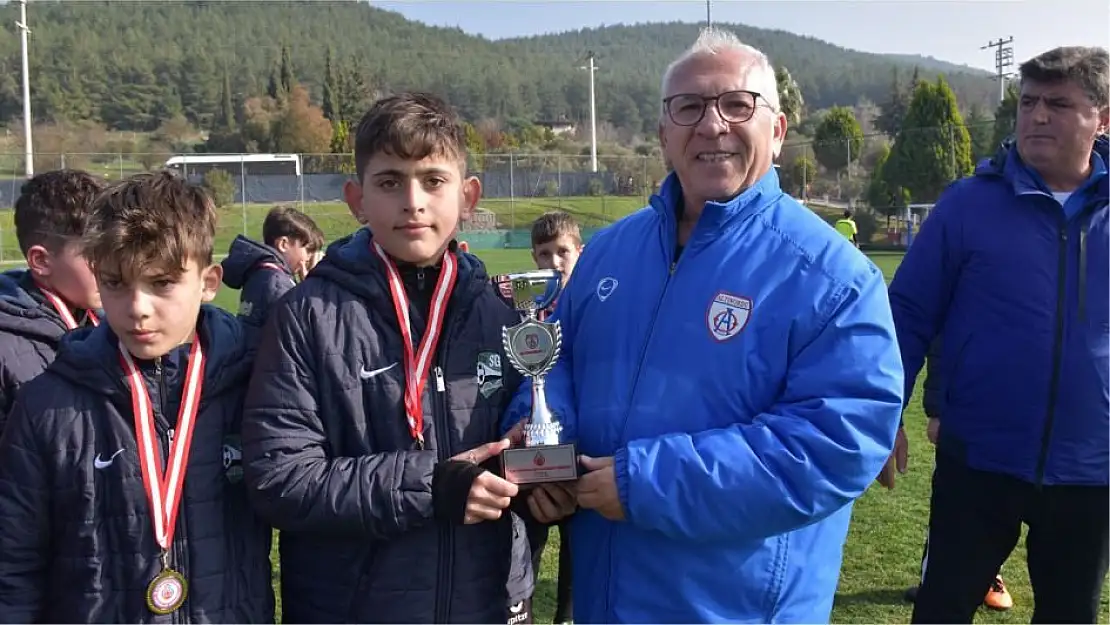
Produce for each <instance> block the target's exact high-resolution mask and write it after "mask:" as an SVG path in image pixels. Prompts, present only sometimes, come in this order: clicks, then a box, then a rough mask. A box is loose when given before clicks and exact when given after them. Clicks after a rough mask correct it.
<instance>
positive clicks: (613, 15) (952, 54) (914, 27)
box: [370, 0, 1110, 71]
mask: <svg viewBox="0 0 1110 625" xmlns="http://www.w3.org/2000/svg"><path fill="white" fill-rule="evenodd" d="M370 4H372V5H374V6H377V7H379V8H383V9H387V10H390V11H397V12H399V13H401V14H402V15H404V16H405V17H407V18H409V19H413V20H417V21H420V22H424V23H426V24H431V25H434V26H449V27H456V26H457V27H459V28H461V29H462V30H464V31H466V32H468V33H471V34H477V35H483V36H485V37H487V38H489V39H503V38H507V37H518V36H527V35H539V34H544V33H549V32H562V31H567V30H577V29H579V28H589V27H597V26H604V25H614V24H620V23H625V24H628V23H636V22H670V21H685V22H699V21H700V22H704V21H705V19H706V3H705V2H704V1H703V0H668V1H652V0H623V1H616V0H588V1H582V0H548V1H546V2H534V1H531V0H481V1H473V0H471V1H465V2H464V1H454V0H411V1H408V2H395V1H378V0H370ZM710 16H711V18H712V20H713V22H729V23H742V24H747V25H749V26H756V27H759V28H772V29H779V30H785V31H788V32H792V33H796V34H800V35H809V36H812V37H816V38H818V39H823V40H825V41H828V42H830V43H834V44H836V45H839V46H842V47H845V48H852V49H856V50H862V51H865V52H879V53H902V54H921V55H923V56H932V57H935V58H938V59H941V60H944V61H949V62H952V63H959V64H961V65H969V66H972V67H977V68H980V69H985V70H989V71H994V49H988V50H982V49H980V48H982V47H983V46H985V45H987V44H988V43H990V42H992V41H998V40H999V39H1008V38H1009V37H1013V38H1014V41H1013V44H1012V45H1013V48H1014V59H1015V61H1016V62H1017V63H1021V62H1022V61H1024V60H1026V59H1028V58H1030V57H1033V56H1036V55H1037V54H1039V53H1040V52H1043V51H1045V50H1049V49H1051V48H1054V47H1057V46H1062V45H1088V46H1102V47H1110V1H1108V0H990V1H965V2H952V1H949V0H886V1H878V0H873V1H859V0H775V1H773V2H770V1H753V0H711V3H710ZM1011 69H1014V68H1011Z"/></svg>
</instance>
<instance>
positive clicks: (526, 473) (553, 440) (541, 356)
mask: <svg viewBox="0 0 1110 625" xmlns="http://www.w3.org/2000/svg"><path fill="white" fill-rule="evenodd" d="M561 279H562V276H561V274H560V273H559V272H558V271H554V270H551V269H540V270H536V271H527V272H521V273H512V274H508V275H507V276H504V280H505V281H506V283H507V284H508V290H509V291H511V294H512V301H513V307H514V308H516V310H517V311H518V312H519V313H521V315H522V320H521V322H520V323H518V324H516V325H514V326H508V327H506V328H505V329H504V330H502V332H501V338H502V341H503V342H504V346H505V354H506V356H507V357H508V360H509V364H511V365H512V366H513V367H514V368H515V369H516V370H517V371H519V372H520V373H521V374H522V375H524V376H525V377H527V378H531V380H532V413H531V414H530V415H529V416H528V417H526V418H525V425H524V445H523V446H522V447H515V448H512V449H506V450H505V451H503V452H501V468H502V471H503V472H504V476H505V479H506V480H508V481H510V482H513V483H515V484H520V485H528V484H542V483H546V482H568V481H573V480H576V479H578V451H577V448H576V447H575V445H574V443H562V442H560V438H559V434H560V433H561V432H562V430H563V426H562V424H561V423H560V422H559V418H558V416H557V415H555V414H553V413H552V412H551V409H550V408H549V407H548V405H547V397H546V395H545V394H544V384H545V377H546V375H547V373H548V372H549V371H551V368H552V367H554V366H555V363H556V362H557V361H558V360H559V350H560V348H561V347H562V340H563V334H562V329H561V327H560V325H559V322H558V321H555V322H554V323H549V322H546V321H540V320H539V319H538V318H537V313H538V312H540V311H543V310H546V309H547V308H548V307H550V306H551V305H552V304H553V303H554V302H555V299H556V298H557V297H558V296H559V292H560V290H561V287H560V285H561Z"/></svg>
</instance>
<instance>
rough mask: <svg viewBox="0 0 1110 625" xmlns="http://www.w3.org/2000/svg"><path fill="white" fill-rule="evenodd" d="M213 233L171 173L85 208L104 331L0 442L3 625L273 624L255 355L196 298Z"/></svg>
mask: <svg viewBox="0 0 1110 625" xmlns="http://www.w3.org/2000/svg"><path fill="white" fill-rule="evenodd" d="M215 227H216V212H215V208H214V207H213V205H212V202H211V200H210V199H209V198H208V196H207V195H206V194H205V192H204V191H203V190H201V189H200V188H199V187H194V186H192V185H189V184H188V183H186V182H185V181H183V180H181V179H179V178H177V177H175V176H174V175H173V174H171V173H168V172H165V173H156V174H142V175H139V176H136V177H134V178H131V179H129V180H125V181H123V182H120V183H118V184H116V185H114V186H113V187H111V188H109V189H108V190H107V191H105V192H104V193H102V194H100V195H99V196H98V197H97V199H96V200H95V202H94V205H93V209H92V217H91V219H90V223H89V227H88V231H87V232H86V234H85V240H84V255H85V256H86V257H87V258H88V259H89V262H90V264H91V266H92V269H93V273H94V275H95V276H96V279H97V283H98V284H99V287H100V293H101V297H102V300H103V310H104V316H105V320H104V321H105V323H103V324H101V325H100V326H98V327H96V328H87V329H83V330H78V331H75V332H74V333H72V334H71V335H70V336H69V337H67V342H66V344H65V346H64V348H63V349H62V350H61V351H60V352H59V355H58V358H57V360H55V361H54V363H53V364H51V366H50V367H49V368H48V369H47V370H46V372H45V373H43V374H42V375H41V376H39V377H38V378H36V379H35V380H33V381H31V382H30V383H28V384H27V385H25V386H24V387H23V389H22V390H21V391H20V394H19V396H18V398H17V399H16V403H15V406H14V408H13V410H12V413H11V418H10V421H9V423H8V428H7V429H6V430H5V432H4V435H3V437H0V510H2V511H3V514H0V622H5V623H39V622H50V623H98V622H103V623H152V622H164V623H168V622H197V623H200V622H215V623H269V622H273V615H274V604H273V591H272V587H271V585H270V577H271V573H270V563H269V559H268V556H269V550H270V536H271V534H270V529H269V528H268V527H267V526H266V525H264V524H263V523H262V522H260V521H259V520H257V519H256V518H255V517H254V516H253V515H252V513H251V510H250V507H249V506H248V503H247V497H246V493H245V491H244V487H243V484H242V478H241V471H240V468H241V467H239V466H237V464H236V463H235V459H236V457H237V456H239V451H238V444H237V443H236V439H237V436H238V433H239V427H240V421H241V415H242V402H243V394H244V392H245V386H246V383H247V378H248V376H249V372H250V371H249V370H250V366H251V354H250V353H249V352H248V349H247V348H246V343H245V341H244V338H243V333H242V331H241V330H240V324H239V322H238V321H237V320H236V319H235V317H233V316H231V315H229V314H227V313H225V312H223V311H220V310H218V309H216V308H213V307H211V306H207V305H202V303H203V302H208V301H211V300H212V298H213V296H214V295H215V294H216V291H217V289H218V288H219V286H220V273H221V271H220V267H219V265H214V264H212V242H213V239H214V238H215ZM186 477H188V479H186Z"/></svg>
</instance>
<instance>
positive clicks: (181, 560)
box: [154, 356, 189, 623]
mask: <svg viewBox="0 0 1110 625" xmlns="http://www.w3.org/2000/svg"><path fill="white" fill-rule="evenodd" d="M163 373H164V370H163V369H162V358H161V356H159V357H158V358H155V359H154V379H155V383H156V384H157V385H158V412H159V413H160V414H161V415H162V416H163V418H165V419H166V421H167V422H168V421H169V418H168V417H166V378H165V376H164V375H163ZM154 421H155V423H157V422H158V419H155V420H154ZM173 435H174V428H172V427H171V428H169V429H168V430H166V436H165V447H163V448H162V462H163V465H164V466H163V467H162V471H163V473H164V472H166V471H169V461H170V450H172V449H173ZM184 487H185V485H184V484H182V492H181V504H180V505H179V506H178V509H177V514H178V523H177V527H178V528H179V529H181V530H182V531H187V530H185V529H184V526H185V523H184V519H185V492H184ZM174 534H175V536H174V541H173V543H172V544H170V555H171V556H172V558H171V560H170V567H171V568H173V569H174V570H175V571H177V572H178V573H181V575H183V576H184V577H185V579H186V580H188V579H189V575H188V573H186V568H185V553H184V550H183V549H181V548H180V547H179V542H180V541H178V540H177V538H176V534H177V531H176V530H175V531H174ZM188 602H189V597H188V595H186V597H185V602H184V603H182V604H181V607H180V608H178V609H176V610H174V611H173V612H172V613H170V619H171V622H173V623H185V622H187V621H188V618H187V617H186V616H185V614H186V607H185V606H186V605H187V604H188Z"/></svg>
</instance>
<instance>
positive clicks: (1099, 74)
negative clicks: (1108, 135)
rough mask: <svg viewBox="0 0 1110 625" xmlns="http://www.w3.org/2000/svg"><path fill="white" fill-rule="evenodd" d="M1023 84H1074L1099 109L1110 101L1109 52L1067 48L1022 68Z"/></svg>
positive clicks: (1041, 56)
mask: <svg viewBox="0 0 1110 625" xmlns="http://www.w3.org/2000/svg"><path fill="white" fill-rule="evenodd" d="M1019 72H1020V73H1021V81H1022V82H1025V81H1030V82H1035V83H1040V84H1053V83H1059V82H1064V81H1071V82H1074V83H1075V84H1076V85H1077V86H1078V87H1079V88H1080V89H1082V90H1083V92H1084V93H1086V94H1087V97H1088V98H1090V99H1091V102H1092V103H1094V105H1095V106H1096V107H1098V108H1104V107H1106V106H1108V100H1110V55H1108V54H1107V52H1106V48H1096V47H1086V46H1064V47H1060V48H1054V49H1052V50H1049V51H1048V52H1044V53H1042V54H1039V55H1037V56H1035V57H1033V58H1031V59H1029V60H1028V61H1026V62H1024V63H1022V64H1021V67H1020V68H1019Z"/></svg>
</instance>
